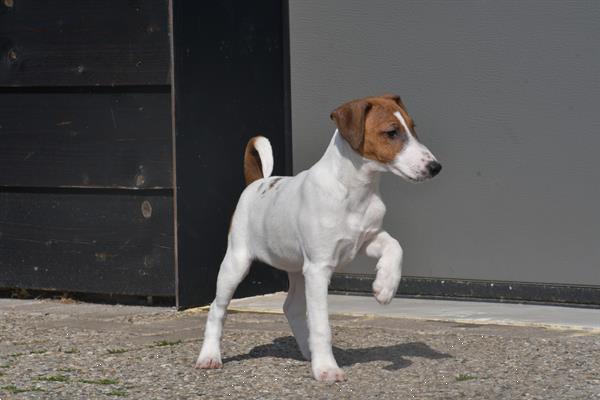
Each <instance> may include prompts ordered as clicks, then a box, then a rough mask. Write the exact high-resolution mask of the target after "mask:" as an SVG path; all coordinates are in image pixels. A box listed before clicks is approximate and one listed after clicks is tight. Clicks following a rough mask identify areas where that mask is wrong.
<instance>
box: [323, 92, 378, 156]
mask: <svg viewBox="0 0 600 400" xmlns="http://www.w3.org/2000/svg"><path fill="white" fill-rule="evenodd" d="M370 109H371V103H369V102H368V101H367V100H362V99H361V100H353V101H350V102H348V103H345V104H342V105H341V106H339V107H338V108H336V109H335V110H333V112H332V113H331V116H330V117H331V119H332V120H334V121H335V124H336V125H337V128H338V130H339V131H340V134H341V135H342V137H343V138H344V139H346V141H347V142H348V143H350V146H352V148H353V149H354V150H358V149H359V148H360V147H361V146H362V144H363V140H364V137H365V120H366V118H367V113H368V112H369V110H370Z"/></svg>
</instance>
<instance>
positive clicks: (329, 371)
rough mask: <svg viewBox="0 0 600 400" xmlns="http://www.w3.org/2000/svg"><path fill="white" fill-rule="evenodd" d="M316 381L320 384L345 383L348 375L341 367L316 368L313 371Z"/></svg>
mask: <svg viewBox="0 0 600 400" xmlns="http://www.w3.org/2000/svg"><path fill="white" fill-rule="evenodd" d="M313 374H314V376H315V379H316V380H318V381H319V382H329V383H333V382H343V381H345V380H346V375H345V374H344V371H342V369H341V368H339V367H337V366H336V367H329V368H315V369H314V371H313Z"/></svg>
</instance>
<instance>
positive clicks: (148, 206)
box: [0, 190, 175, 296]
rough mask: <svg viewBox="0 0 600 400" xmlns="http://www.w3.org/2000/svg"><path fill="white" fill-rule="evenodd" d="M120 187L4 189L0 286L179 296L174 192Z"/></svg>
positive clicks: (1, 198)
mask: <svg viewBox="0 0 600 400" xmlns="http://www.w3.org/2000/svg"><path fill="white" fill-rule="evenodd" d="M114 192H115V191H93V192H90V191H87V190H86V191H80V192H79V193H73V191H64V192H63V193H51V192H43V191H42V192H32V193H15V192H6V191H4V192H2V191H0V271H1V273H0V288H12V287H19V288H29V289H44V290H64V291H75V292H91V293H110V294H128V295H155V296H173V295H174V294H175V287H174V283H175V276H174V250H173V247H174V245H173V241H174V239H173V204H172V196H170V195H165V194H162V193H160V192H159V191H154V192H152V191H151V193H148V194H145V195H143V194H131V193H122V192H124V191H118V193H114ZM155 192H156V193H155Z"/></svg>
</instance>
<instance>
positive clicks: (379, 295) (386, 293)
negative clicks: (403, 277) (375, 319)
mask: <svg viewBox="0 0 600 400" xmlns="http://www.w3.org/2000/svg"><path fill="white" fill-rule="evenodd" d="M380 275H383V274H380V273H378V274H377V277H376V278H375V281H374V282H373V294H374V295H375V300H377V301H378V302H379V304H389V303H390V301H392V299H393V298H394V296H395V295H396V290H398V283H397V280H396V279H394V278H392V277H389V276H387V275H385V276H380Z"/></svg>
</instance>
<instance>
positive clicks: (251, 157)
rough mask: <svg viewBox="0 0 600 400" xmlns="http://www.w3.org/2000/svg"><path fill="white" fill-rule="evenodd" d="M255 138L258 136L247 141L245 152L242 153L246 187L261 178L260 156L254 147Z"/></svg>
mask: <svg viewBox="0 0 600 400" xmlns="http://www.w3.org/2000/svg"><path fill="white" fill-rule="evenodd" d="M257 138H258V136H256V137H253V138H252V139H250V140H249V141H248V144H247V145H246V151H245V152H244V178H246V185H249V184H251V183H252V182H254V181H256V180H258V179H261V178H263V172H262V163H261V162H260V156H259V155H258V151H256V148H255V147H254V142H255V141H256V139H257Z"/></svg>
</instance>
